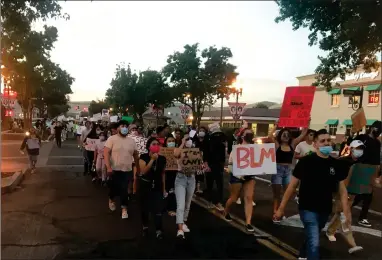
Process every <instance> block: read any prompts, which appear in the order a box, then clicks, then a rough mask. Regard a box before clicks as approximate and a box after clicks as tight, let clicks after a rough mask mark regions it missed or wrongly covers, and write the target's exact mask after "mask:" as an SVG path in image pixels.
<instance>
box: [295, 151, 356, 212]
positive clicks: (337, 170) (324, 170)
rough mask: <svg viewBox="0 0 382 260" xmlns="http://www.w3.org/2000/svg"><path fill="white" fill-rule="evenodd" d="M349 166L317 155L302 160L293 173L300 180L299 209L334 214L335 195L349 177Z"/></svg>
mask: <svg viewBox="0 0 382 260" xmlns="http://www.w3.org/2000/svg"><path fill="white" fill-rule="evenodd" d="M347 165H348V164H347V163H344V162H343V161H341V160H337V159H334V158H333V157H329V158H321V157H319V156H318V155H317V154H316V153H313V154H311V155H307V156H305V157H303V158H301V159H300V160H299V161H298V163H297V165H296V167H295V168H294V171H293V176H294V177H296V178H297V179H299V180H300V189H299V209H300V210H309V211H313V212H318V213H330V212H332V200H333V193H334V192H337V190H338V184H339V182H340V181H342V180H344V179H346V177H347V175H348V172H349V171H348V166H347Z"/></svg>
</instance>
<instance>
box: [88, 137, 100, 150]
mask: <svg viewBox="0 0 382 260" xmlns="http://www.w3.org/2000/svg"><path fill="white" fill-rule="evenodd" d="M98 143H99V139H91V138H86V145H85V150H87V151H95V149H96V146H97V144H98Z"/></svg>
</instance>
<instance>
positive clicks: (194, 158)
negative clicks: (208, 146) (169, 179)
mask: <svg viewBox="0 0 382 260" xmlns="http://www.w3.org/2000/svg"><path fill="white" fill-rule="evenodd" d="M180 165H181V167H182V171H183V172H184V173H195V174H196V172H197V171H199V170H200V169H201V167H202V156H201V153H200V150H199V148H188V149H182V153H181V157H180Z"/></svg>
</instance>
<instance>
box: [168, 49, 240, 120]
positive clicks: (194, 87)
mask: <svg viewBox="0 0 382 260" xmlns="http://www.w3.org/2000/svg"><path fill="white" fill-rule="evenodd" d="M230 58H232V52H231V50H230V49H229V48H226V47H222V48H221V49H218V48H216V47H214V46H212V47H209V48H207V49H204V50H203V51H200V50H199V45H198V43H196V44H193V45H186V46H184V50H183V52H175V53H174V54H172V55H170V56H169V57H168V59H167V65H166V66H165V67H164V69H163V74H164V75H165V76H166V77H167V78H168V79H169V81H170V83H169V85H170V87H171V92H172V97H173V98H174V99H175V100H176V101H178V102H180V103H182V104H184V105H186V106H189V107H190V108H191V110H192V114H193V121H192V124H193V125H199V124H200V120H201V117H202V115H203V113H204V109H205V107H208V106H209V105H213V104H214V103H215V102H216V99H217V98H221V97H224V96H225V95H227V94H228V93H229V91H230V88H229V87H230V86H231V84H232V83H233V81H235V79H236V76H237V75H238V73H237V72H236V71H235V70H236V66H234V65H232V64H230V63H229V59H230Z"/></svg>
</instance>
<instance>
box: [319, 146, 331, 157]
mask: <svg viewBox="0 0 382 260" xmlns="http://www.w3.org/2000/svg"><path fill="white" fill-rule="evenodd" d="M319 150H320V152H321V153H322V154H323V155H325V156H329V154H330V153H331V152H332V151H333V147H331V146H330V145H329V146H322V147H320V148H319Z"/></svg>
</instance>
